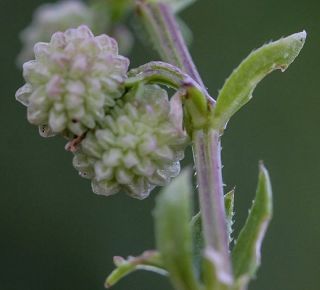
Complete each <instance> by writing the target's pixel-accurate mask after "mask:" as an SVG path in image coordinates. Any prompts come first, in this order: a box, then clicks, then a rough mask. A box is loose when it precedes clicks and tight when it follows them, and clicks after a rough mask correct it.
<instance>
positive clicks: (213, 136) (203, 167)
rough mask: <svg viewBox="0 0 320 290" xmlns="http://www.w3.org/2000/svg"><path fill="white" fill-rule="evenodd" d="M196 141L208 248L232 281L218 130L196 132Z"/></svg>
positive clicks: (200, 192) (202, 211) (195, 157)
mask: <svg viewBox="0 0 320 290" xmlns="http://www.w3.org/2000/svg"><path fill="white" fill-rule="evenodd" d="M193 142H194V148H193V150H194V159H195V164H196V168H197V179H198V185H199V200H200V208H201V213H202V223H203V229H204V231H203V233H204V239H205V243H206V249H207V250H209V251H213V253H215V254H216V255H218V256H219V259H220V261H219V266H218V265H216V266H218V267H219V268H220V269H218V270H219V271H221V272H223V273H224V275H225V277H227V279H228V280H230V279H232V270H231V262H230V255H229V246H228V235H227V231H226V227H227V225H226V213H225V207H224V195H223V182H222V165H221V146H220V136H219V132H217V131H214V130H211V129H209V130H208V131H206V130H197V131H194V133H193Z"/></svg>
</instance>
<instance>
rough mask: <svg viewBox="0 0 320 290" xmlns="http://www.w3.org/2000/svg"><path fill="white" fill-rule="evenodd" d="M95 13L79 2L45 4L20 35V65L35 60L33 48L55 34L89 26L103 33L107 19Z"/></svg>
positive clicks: (72, 0)
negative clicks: (81, 26)
mask: <svg viewBox="0 0 320 290" xmlns="http://www.w3.org/2000/svg"><path fill="white" fill-rule="evenodd" d="M95 14H96V13H95V11H93V10H92V9H90V8H89V7H88V6H87V5H86V4H85V3H83V2H82V1H79V0H66V1H60V2H58V3H54V4H51V3H50V4H43V5H41V6H40V7H39V8H38V9H37V10H36V11H35V13H34V15H33V20H32V23H31V25H29V26H28V27H27V28H26V29H24V30H23V31H22V33H21V35H20V38H21V41H22V43H23V49H22V51H21V53H20V55H19V56H18V63H19V64H21V65H22V64H23V63H24V62H26V61H28V60H30V59H32V58H33V47H34V45H35V44H36V43H37V42H40V41H41V42H42V41H44V42H48V41H50V37H51V35H52V34H53V33H55V32H57V31H65V30H66V29H69V28H76V27H78V26H80V25H87V26H88V27H90V28H91V29H93V30H94V32H96V33H101V32H102V31H103V30H102V27H103V29H104V28H105V26H107V23H104V22H106V20H104V19H105V17H104V18H101V17H99V23H98V24H97V22H98V19H97V15H95Z"/></svg>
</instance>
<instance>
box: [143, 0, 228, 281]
mask: <svg viewBox="0 0 320 290" xmlns="http://www.w3.org/2000/svg"><path fill="white" fill-rule="evenodd" d="M137 3H138V15H139V16H140V18H141V19H142V21H143V24H144V25H145V27H146V29H147V30H148V32H149V35H150V37H151V38H152V40H153V43H154V45H155V48H156V49H157V51H158V52H159V54H160V56H161V58H162V59H163V60H164V61H167V62H169V63H171V64H173V65H176V66H178V67H179V68H181V69H182V70H183V71H184V72H186V73H187V74H189V75H190V77H192V78H193V79H194V80H195V81H196V82H197V83H198V84H199V85H200V86H201V87H202V89H203V90H204V91H205V92H206V88H205V86H204V84H203V82H202V80H201V77H200V75H199V73H198V71H197V69H196V66H195V65H194V63H193V61H192V58H191V56H190V53H189V51H188V48H187V46H186V44H185V42H184V39H183V37H182V34H181V32H180V29H179V26H178V24H177V23H176V20H175V16H174V14H173V12H172V11H171V9H170V7H169V6H168V5H166V4H164V3H157V2H155V3H146V2H145V1H143V0H141V1H138V2H137ZM207 97H208V104H210V106H214V104H215V102H214V101H213V100H212V99H211V98H210V97H209V96H208V95H207ZM191 135H192V139H193V151H194V158H195V165H196V170H197V179H198V185H199V200H200V208H201V214H202V224H203V228H204V233H203V234H204V240H205V248H206V251H209V252H210V251H211V252H214V253H215V254H217V257H218V258H219V265H218V264H215V265H214V266H216V267H215V273H214V275H215V276H217V272H223V273H224V275H225V276H228V277H230V279H232V267H231V260H230V254H229V249H228V234H227V223H226V213H225V207H224V199H223V196H224V195H223V182H222V166H221V146H220V136H219V132H217V131H214V130H211V129H199V128H198V129H193V132H192V133H191Z"/></svg>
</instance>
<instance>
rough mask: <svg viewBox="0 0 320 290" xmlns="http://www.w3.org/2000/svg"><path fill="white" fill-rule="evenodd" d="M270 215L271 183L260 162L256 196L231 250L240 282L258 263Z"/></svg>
mask: <svg viewBox="0 0 320 290" xmlns="http://www.w3.org/2000/svg"><path fill="white" fill-rule="evenodd" d="M271 217H272V191H271V183H270V179H269V175H268V171H267V170H266V168H265V167H264V166H263V165H262V164H261V165H260V173H259V181H258V188H257V192H256V198H255V200H254V202H253V204H252V207H251V209H250V213H249V216H248V218H247V221H246V223H245V225H244V227H243V228H242V230H241V232H240V234H239V238H238V240H237V241H236V243H235V246H234V248H233V250H232V262H233V270H234V275H235V278H236V279H237V280H238V282H239V283H240V284H244V283H247V282H248V281H249V279H250V278H252V277H253V276H254V274H255V272H256V270H257V268H258V266H259V265H260V249H261V243H262V240H263V238H264V235H265V232H266V230H267V227H268V225H269V222H270V220H271ZM239 289H242V288H241V287H240V288H239Z"/></svg>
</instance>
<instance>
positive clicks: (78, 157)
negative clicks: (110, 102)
mask: <svg viewBox="0 0 320 290" xmlns="http://www.w3.org/2000/svg"><path fill="white" fill-rule="evenodd" d="M174 102H175V105H174V106H173V107H174V108H173V109H176V108H177V102H176V100H175V101H174ZM171 107H172V106H171V103H170V102H169V100H168V95H167V93H166V91H165V90H163V89H161V88H160V87H158V86H151V85H148V86H143V87H140V88H139V89H137V90H135V89H132V90H131V91H129V92H128V93H127V94H126V95H125V96H124V97H123V99H121V101H119V102H118V104H117V106H116V107H114V108H113V109H112V110H111V111H112V112H111V113H110V114H109V115H107V116H106V118H105V120H104V124H103V127H102V128H101V129H96V130H95V131H90V132H88V133H87V135H86V137H85V138H84V140H82V143H81V145H80V148H79V150H78V151H77V152H75V156H74V159H73V164H74V166H75V168H76V169H77V170H79V172H80V175H81V176H83V177H87V178H90V179H92V188H93V191H94V192H95V193H97V194H102V195H111V194H115V193H117V192H119V191H122V192H126V193H127V194H129V195H130V196H132V197H135V198H139V199H143V198H145V197H147V196H148V195H149V193H150V191H151V190H152V189H153V188H154V187H155V186H156V185H160V186H163V185H165V184H167V183H168V182H169V181H170V179H171V178H172V177H175V176H176V175H178V173H179V171H180V164H179V160H181V159H182V158H183V157H184V148H185V146H186V144H187V141H188V138H187V136H186V133H185V132H184V131H183V129H182V127H181V122H176V118H173V114H174V112H173V111H172V108H171Z"/></svg>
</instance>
